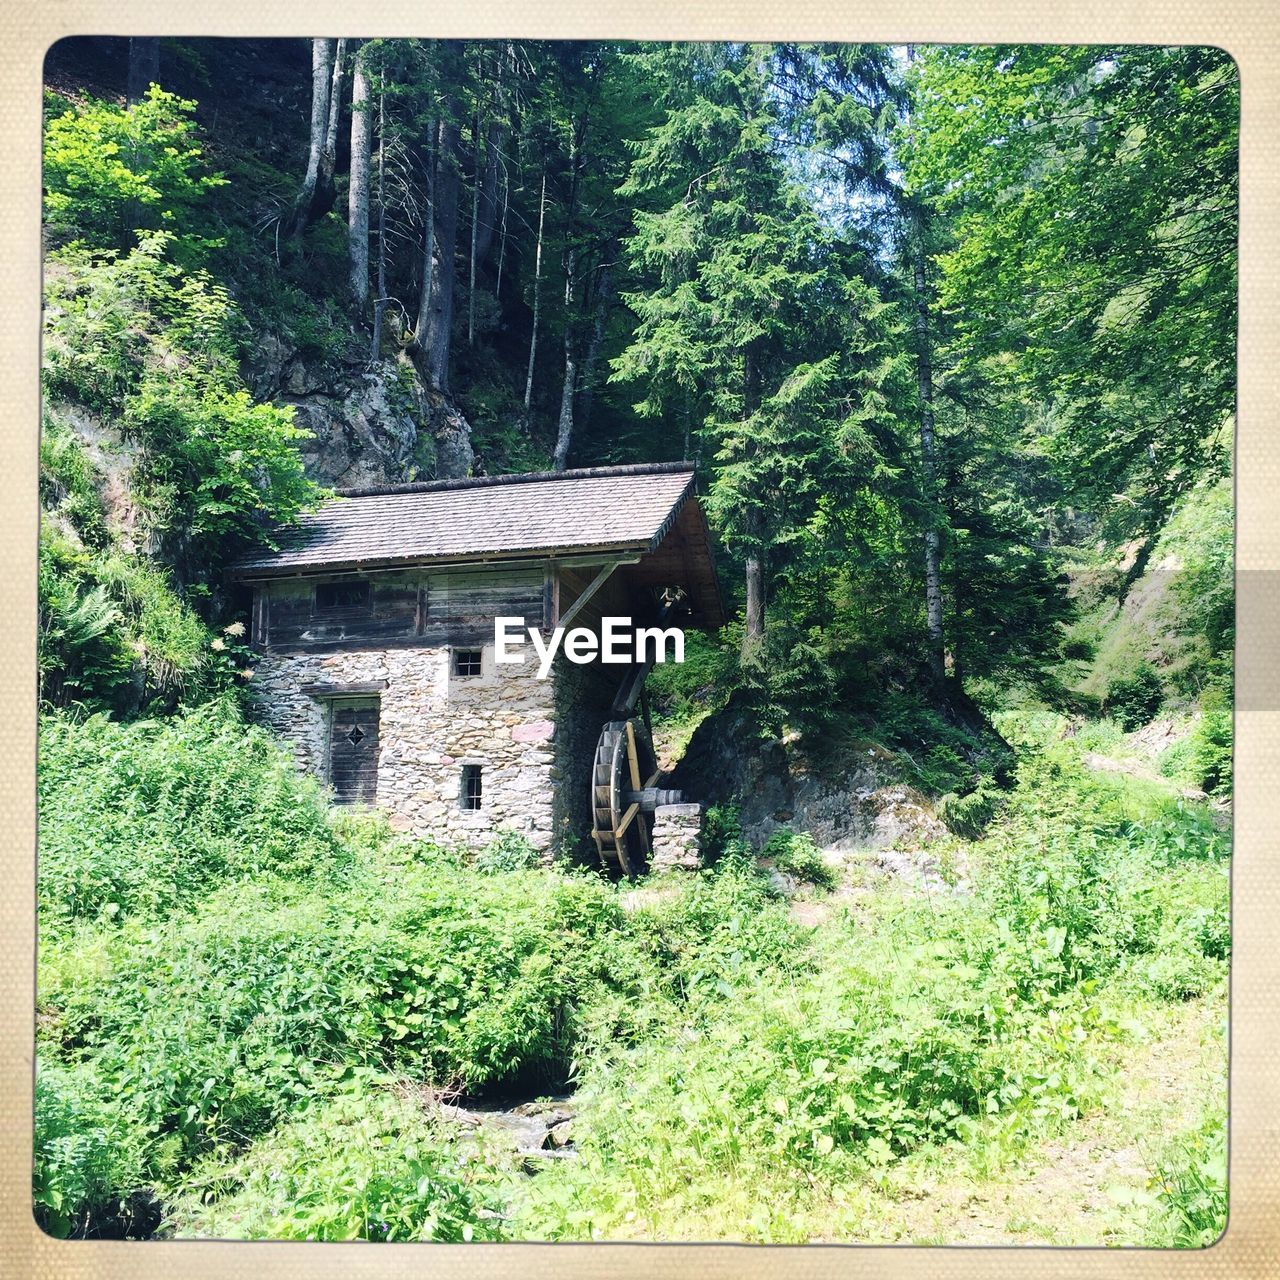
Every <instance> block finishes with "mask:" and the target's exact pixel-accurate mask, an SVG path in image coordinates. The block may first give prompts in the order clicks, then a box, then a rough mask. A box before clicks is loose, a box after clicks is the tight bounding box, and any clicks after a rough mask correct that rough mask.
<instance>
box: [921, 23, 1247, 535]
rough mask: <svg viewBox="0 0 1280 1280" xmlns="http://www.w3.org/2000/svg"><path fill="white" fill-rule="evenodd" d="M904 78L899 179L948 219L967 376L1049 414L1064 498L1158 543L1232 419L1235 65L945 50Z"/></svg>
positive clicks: (1102, 54) (1124, 54)
mask: <svg viewBox="0 0 1280 1280" xmlns="http://www.w3.org/2000/svg"><path fill="white" fill-rule="evenodd" d="M914 79H915V86H914V87H915V108H916V109H915V111H914V113H913V115H912V119H911V130H910V138H909V139H908V146H907V148H906V167H907V172H908V180H909V183H910V185H911V187H912V188H913V189H914V190H915V191H916V192H918V193H919V194H920V195H921V196H922V197H925V198H932V199H933V200H934V201H935V202H936V204H937V205H938V206H939V207H941V208H942V209H943V210H944V211H945V212H947V213H948V214H950V215H952V216H954V218H955V220H956V244H955V246H954V248H953V249H951V250H950V251H949V252H947V253H946V254H944V255H943V256H942V259H941V266H942V301H943V305H944V306H945V307H947V308H948V309H949V310H951V311H952V312H953V313H954V314H955V315H956V317H957V321H958V326H959V331H958V337H959V339H960V341H961V343H962V344H963V352H964V354H963V362H964V365H965V367H966V368H968V369H976V368H979V367H981V368H982V369H983V370H984V372H985V373H987V374H988V375H990V376H993V377H995V378H997V379H998V380H1001V381H1006V382H1008V381H1010V380H1011V381H1012V383H1013V384H1014V385H1018V384H1020V385H1022V386H1023V387H1026V388H1027V389H1028V390H1029V391H1031V392H1032V393H1033V394H1037V395H1039V396H1041V397H1043V398H1044V399H1045V400H1047V401H1048V402H1049V403H1050V404H1051V405H1052V406H1053V413H1052V415H1051V420H1050V421H1049V422H1048V423H1046V424H1045V426H1046V427H1047V430H1046V431H1045V437H1046V438H1045V440H1044V442H1043V445H1042V447H1044V446H1047V448H1048V449H1049V450H1050V451H1051V452H1052V453H1053V454H1054V455H1055V456H1056V457H1057V458H1058V459H1059V460H1060V462H1061V464H1062V474H1063V476H1064V478H1065V479H1066V480H1067V482H1068V483H1069V485H1070V486H1071V487H1072V489H1073V490H1075V491H1076V492H1078V493H1081V494H1086V495H1089V498H1090V500H1091V501H1092V502H1094V503H1095V504H1097V505H1098V506H1099V507H1100V508H1102V509H1104V510H1105V509H1107V508H1108V507H1110V508H1112V509H1113V510H1114V513H1115V514H1116V516H1117V518H1119V519H1121V520H1123V521H1125V522H1127V523H1128V524H1129V526H1130V527H1136V528H1140V529H1142V530H1143V531H1144V532H1145V533H1147V534H1150V533H1153V532H1155V531H1156V530H1157V529H1158V528H1159V525H1160V523H1161V520H1162V518H1163V517H1164V515H1166V514H1167V512H1168V510H1169V508H1170V505H1171V502H1172V500H1173V498H1174V497H1175V496H1176V495H1177V494H1178V493H1179V492H1182V491H1185V489H1187V488H1189V487H1190V486H1191V485H1192V484H1193V483H1194V482H1195V481H1196V480H1197V479H1198V478H1199V477H1200V476H1201V475H1202V474H1203V473H1204V471H1205V470H1206V469H1214V468H1220V467H1221V466H1222V464H1223V462H1224V461H1225V456H1224V454H1223V452H1222V451H1220V450H1217V449H1214V448H1213V447H1212V443H1211V442H1212V441H1213V440H1214V438H1215V437H1216V436H1217V435H1218V433H1219V432H1220V430H1221V429H1222V427H1223V424H1224V422H1225V421H1226V420H1227V419H1228V417H1229V415H1230V414H1231V413H1232V412H1233V411H1234V395H1235V392H1234V376H1235V375H1234V368H1235V329H1236V325H1235V306H1236V301H1235V293H1236V283H1235V241H1236V226H1237V163H1238V129H1239V101H1240V98H1239V95H1240V83H1239V76H1238V73H1237V70H1236V68H1235V66H1234V64H1233V63H1232V60H1231V58H1230V56H1229V55H1228V54H1226V53H1224V52H1223V51H1222V50H1221V49H1214V48H1209V47H1205V46H1192V45H1185V46H1180V47H1178V48H1156V47H1146V46H1132V47H1127V48H1123V49H1117V48H1115V47H1111V46H1108V47H1089V46H1074V47H1066V46H1054V45H1036V46H1029V45H1020V46H1009V45H1004V46H986V47H974V46H947V47H943V46H937V47H935V48H932V49H930V50H928V51H927V52H926V53H925V54H924V55H923V57H922V58H921V59H920V61H919V64H918V67H917V69H916V73H915V77H914ZM1175 420H1176V422H1177V423H1178V427H1177V429H1176V430H1170V429H1169V428H1170V426H1171V425H1172V423H1173V422H1174V421H1175ZM1207 445H1208V446H1210V447H1208V448H1206V446H1207ZM1114 495H1124V498H1125V501H1124V503H1123V505H1121V504H1118V503H1116V501H1115V497H1114ZM1126 513H1127V514H1126Z"/></svg>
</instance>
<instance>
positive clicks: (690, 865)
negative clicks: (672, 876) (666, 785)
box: [650, 804, 702, 872]
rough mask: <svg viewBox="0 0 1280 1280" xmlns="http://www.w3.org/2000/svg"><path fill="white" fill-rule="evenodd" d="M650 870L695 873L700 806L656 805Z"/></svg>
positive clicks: (698, 863)
mask: <svg viewBox="0 0 1280 1280" xmlns="http://www.w3.org/2000/svg"><path fill="white" fill-rule="evenodd" d="M650 865H651V868H652V870H653V871H655V872H658V871H680V870H682V871H696V870H697V869H698V868H699V867H700V866H701V865H702V806H701V805H700V804H665V805H659V806H658V808H657V809H655V810H654V814H653V857H652V859H651V863H650Z"/></svg>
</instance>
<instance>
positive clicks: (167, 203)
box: [44, 85, 225, 256]
mask: <svg viewBox="0 0 1280 1280" xmlns="http://www.w3.org/2000/svg"><path fill="white" fill-rule="evenodd" d="M195 105H196V104H195V103H194V102H189V101H186V100H185V99H183V98H178V97H175V96H174V95H173V94H171V93H166V92H165V91H164V90H163V89H161V88H159V87H158V86H157V85H152V86H151V88H150V89H149V90H148V91H147V94H146V96H145V97H144V98H143V99H142V100H141V101H140V102H136V103H133V104H131V105H129V106H127V107H119V106H117V105H115V104H114V103H110V102H101V101H98V100H97V99H93V98H90V99H88V100H87V101H86V102H85V103H84V104H83V105H81V106H71V105H70V104H68V105H67V106H66V109H65V110H60V111H58V112H57V114H54V115H52V116H51V117H50V118H49V119H48V120H47V121H46V124H45V134H44V189H45V198H44V216H45V223H46V225H47V226H48V227H49V229H50V231H51V232H52V233H53V235H54V236H55V237H57V238H58V239H69V238H71V237H80V238H83V239H85V240H87V241H88V242H89V243H91V244H93V245H95V246H98V247H110V246H114V247H117V248H124V247H125V246H126V245H127V244H128V243H129V240H130V237H131V235H132V233H133V232H134V231H135V230H136V229H139V228H149V229H155V228H158V227H162V226H181V227H182V228H183V240H182V242H181V243H182V246H183V248H184V249H185V250H186V251H187V252H188V253H189V254H192V255H194V256H198V255H199V254H200V253H202V252H203V251H204V250H206V249H207V247H208V243H209V242H208V240H207V238H202V237H200V236H199V235H197V234H194V233H193V228H198V227H199V225H200V224H199V216H198V215H199V211H200V209H201V204H202V198H203V196H204V195H205V193H206V192H208V191H210V190H212V189H213V188H215V187H219V186H222V185H223V183H224V182H225V179H223V178H222V177H220V176H219V175H217V174H210V173H206V172H203V170H204V157H203V152H202V151H201V149H200V146H199V142H198V138H197V134H196V126H195V122H194V120H193V119H192V113H193V112H194V110H195Z"/></svg>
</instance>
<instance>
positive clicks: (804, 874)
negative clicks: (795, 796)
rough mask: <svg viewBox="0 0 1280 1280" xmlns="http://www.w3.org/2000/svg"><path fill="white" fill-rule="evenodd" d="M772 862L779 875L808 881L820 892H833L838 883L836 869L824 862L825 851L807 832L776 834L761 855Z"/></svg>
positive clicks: (766, 843)
mask: <svg viewBox="0 0 1280 1280" xmlns="http://www.w3.org/2000/svg"><path fill="white" fill-rule="evenodd" d="M760 856H761V857H763V858H769V859H772V861H773V864H774V866H776V867H777V868H778V870H779V871H786V872H789V873H790V874H791V875H793V876H795V877H796V878H797V879H799V880H807V881H808V882H809V883H810V884H813V885H816V886H817V887H818V888H819V889H834V888H835V887H836V884H837V882H838V881H839V878H840V877H839V875H838V873H837V872H836V869H835V868H834V867H832V866H830V865H829V864H828V863H827V862H825V861H824V860H823V857H822V850H821V849H819V848H818V846H817V845H816V844H815V843H814V840H813V837H812V836H811V835H810V834H809V833H808V832H807V831H790V830H788V829H787V828H785V827H783V828H782V829H780V830H778V831H775V832H774V833H773V835H771V836H770V837H769V839H768V840H767V841H766V842H765V846H764V848H763V849H762V850H761V851H760Z"/></svg>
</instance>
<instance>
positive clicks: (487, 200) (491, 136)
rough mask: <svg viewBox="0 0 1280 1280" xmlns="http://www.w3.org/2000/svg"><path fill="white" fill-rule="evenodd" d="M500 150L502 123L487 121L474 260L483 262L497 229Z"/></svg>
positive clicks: (491, 246) (491, 245)
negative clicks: (487, 127) (478, 231)
mask: <svg viewBox="0 0 1280 1280" xmlns="http://www.w3.org/2000/svg"><path fill="white" fill-rule="evenodd" d="M501 151H502V124H501V122H500V121H498V120H490V121H489V129H488V132H487V133H486V134H485V139H484V182H483V183H481V185H480V234H479V235H478V236H477V237H476V261H477V262H484V260H485V259H486V258H487V257H488V256H489V250H490V249H492V248H493V237H494V232H495V231H496V230H497V229H498V177H499V166H498V160H499V156H500V153H501Z"/></svg>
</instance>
